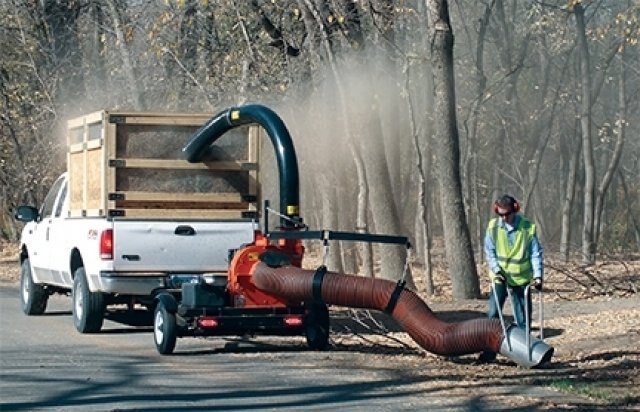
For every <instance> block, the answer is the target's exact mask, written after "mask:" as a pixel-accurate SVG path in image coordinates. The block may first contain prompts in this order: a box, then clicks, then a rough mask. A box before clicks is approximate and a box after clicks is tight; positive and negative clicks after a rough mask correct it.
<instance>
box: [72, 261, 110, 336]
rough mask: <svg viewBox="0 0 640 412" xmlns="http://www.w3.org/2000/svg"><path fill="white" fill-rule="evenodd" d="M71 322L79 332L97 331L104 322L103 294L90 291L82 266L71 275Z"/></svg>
mask: <svg viewBox="0 0 640 412" xmlns="http://www.w3.org/2000/svg"><path fill="white" fill-rule="evenodd" d="M72 300H73V309H72V313H73V324H74V325H75V327H76V329H77V331H78V332H80V333H95V332H99V331H100V329H101V328H102V324H103V322H104V309H105V304H104V295H103V294H102V293H101V292H91V291H90V290H89V283H88V282H87V276H86V273H85V270H84V267H82V266H80V267H79V268H78V269H76V271H75V273H74V277H73V292H72Z"/></svg>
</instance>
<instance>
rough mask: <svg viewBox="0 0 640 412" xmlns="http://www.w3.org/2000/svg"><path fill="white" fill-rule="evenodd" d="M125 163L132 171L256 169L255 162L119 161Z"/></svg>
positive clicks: (137, 159) (132, 159)
mask: <svg viewBox="0 0 640 412" xmlns="http://www.w3.org/2000/svg"><path fill="white" fill-rule="evenodd" d="M117 160H120V161H122V162H124V166H123V167H126V168H130V169H185V170H199V169H202V170H220V171H246V170H251V169H255V168H256V167H257V164H256V163H254V162H240V161H238V162H236V161H220V162H206V163H189V162H188V161H186V160H181V159H140V158H131V159H117Z"/></svg>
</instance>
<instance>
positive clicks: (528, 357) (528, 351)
mask: <svg viewBox="0 0 640 412" xmlns="http://www.w3.org/2000/svg"><path fill="white" fill-rule="evenodd" d="M527 342H528V343H529V344H527ZM553 350H554V349H553V348H552V347H551V346H549V345H547V344H546V343H545V342H544V341H542V340H540V339H537V338H535V337H532V336H530V335H529V334H528V333H527V331H526V330H525V329H523V328H519V327H517V326H515V325H512V326H510V327H509V328H508V329H507V333H506V335H505V337H504V338H503V339H502V344H501V345H500V354H501V355H504V356H506V357H507V358H509V359H511V360H513V361H514V362H516V363H517V364H518V365H520V366H524V367H525V368H534V367H536V366H540V365H542V364H543V363H546V362H549V360H551V357H552V356H553Z"/></svg>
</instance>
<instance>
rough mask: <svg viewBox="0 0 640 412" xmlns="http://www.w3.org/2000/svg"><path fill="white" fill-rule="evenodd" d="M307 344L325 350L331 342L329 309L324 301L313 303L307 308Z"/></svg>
mask: <svg viewBox="0 0 640 412" xmlns="http://www.w3.org/2000/svg"><path fill="white" fill-rule="evenodd" d="M304 325H305V330H304V332H305V337H306V338H307V345H308V346H309V348H310V349H313V350H324V349H326V348H327V345H328V344H329V331H330V327H329V309H327V305H325V304H323V303H313V304H311V305H310V306H309V307H308V308H307V313H306V314H305V319H304Z"/></svg>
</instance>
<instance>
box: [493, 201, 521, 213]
mask: <svg viewBox="0 0 640 412" xmlns="http://www.w3.org/2000/svg"><path fill="white" fill-rule="evenodd" d="M498 207H499V205H498V201H497V200H496V201H495V202H494V203H493V213H495V214H496V215H497V214H498ZM511 211H512V212H513V213H518V212H519V211H520V203H518V201H517V200H516V199H514V198H511Z"/></svg>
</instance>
